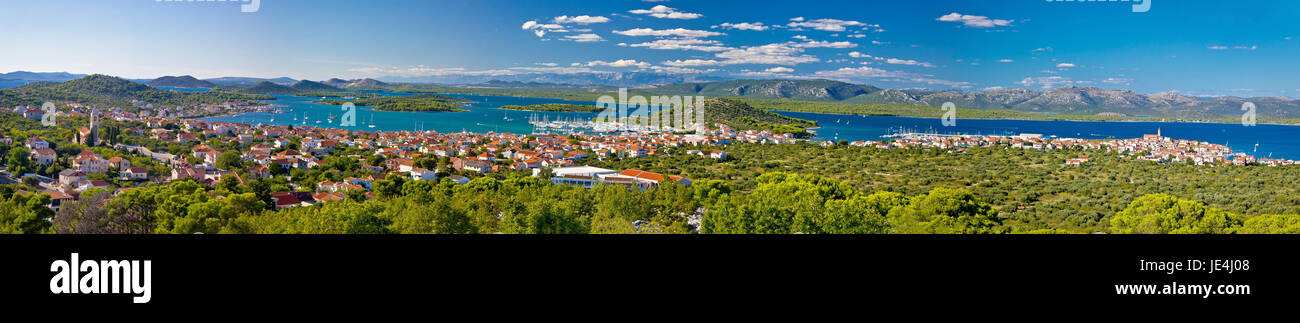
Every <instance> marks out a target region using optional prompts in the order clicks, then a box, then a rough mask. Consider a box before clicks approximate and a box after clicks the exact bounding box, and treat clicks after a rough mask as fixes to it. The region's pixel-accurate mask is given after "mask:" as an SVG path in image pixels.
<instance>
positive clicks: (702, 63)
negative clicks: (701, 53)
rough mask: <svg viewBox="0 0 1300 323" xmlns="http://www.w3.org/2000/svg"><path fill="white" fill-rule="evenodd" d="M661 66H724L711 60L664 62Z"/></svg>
mask: <svg viewBox="0 0 1300 323" xmlns="http://www.w3.org/2000/svg"><path fill="white" fill-rule="evenodd" d="M663 64H664V65H668V66H718V65H724V64H722V62H721V61H717V60H712V59H686V60H675V61H666V62H664V63H663Z"/></svg>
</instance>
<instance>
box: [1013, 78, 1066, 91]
mask: <svg viewBox="0 0 1300 323" xmlns="http://www.w3.org/2000/svg"><path fill="white" fill-rule="evenodd" d="M1020 85H1023V86H1026V87H1034V86H1041V87H1042V88H1044V89H1051V88H1057V87H1062V86H1072V85H1074V81H1073V80H1071V79H1070V78H1068V77H1061V76H1039V77H1026V78H1025V79H1024V80H1020Z"/></svg>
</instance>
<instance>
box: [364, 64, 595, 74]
mask: <svg viewBox="0 0 1300 323" xmlns="http://www.w3.org/2000/svg"><path fill="white" fill-rule="evenodd" d="M539 64H543V65H544V64H548V63H539ZM557 65H558V64H557ZM348 71H350V72H359V73H364V74H368V75H373V76H397V77H425V76H450V75H467V76H503V75H519V74H525V73H557V74H575V73H592V72H597V71H595V70H592V69H589V68H586V67H555V66H546V67H534V66H528V67H511V68H506V69H496V70H470V69H466V68H463V67H441V68H434V67H427V66H423V65H420V66H414V67H406V68H400V67H362V68H353V69H349V70H348Z"/></svg>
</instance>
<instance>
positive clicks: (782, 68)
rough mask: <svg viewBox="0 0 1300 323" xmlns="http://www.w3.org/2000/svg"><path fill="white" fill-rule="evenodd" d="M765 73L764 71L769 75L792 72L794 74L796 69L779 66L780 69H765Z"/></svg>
mask: <svg viewBox="0 0 1300 323" xmlns="http://www.w3.org/2000/svg"><path fill="white" fill-rule="evenodd" d="M763 71H764V72H768V73H790V72H794V69H793V68H789V67H780V66H778V67H773V68H769V69H765V70H763Z"/></svg>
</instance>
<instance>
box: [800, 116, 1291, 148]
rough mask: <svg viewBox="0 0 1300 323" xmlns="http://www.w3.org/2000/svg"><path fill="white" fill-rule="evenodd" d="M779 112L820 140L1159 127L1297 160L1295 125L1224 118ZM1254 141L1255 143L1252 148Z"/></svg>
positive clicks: (1118, 134)
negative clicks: (951, 122)
mask: <svg viewBox="0 0 1300 323" xmlns="http://www.w3.org/2000/svg"><path fill="white" fill-rule="evenodd" d="M781 114H783V115H786V116H790V117H794V118H800V119H806V120H813V121H817V124H818V125H820V126H821V127H822V128H821V129H816V130H815V131H816V132H817V138H818V139H823V140H836V139H842V140H850V141H857V140H881V138H880V136H882V135H887V134H892V133H897V132H928V133H940V134H978V135H1016V134H1021V133H1036V134H1042V135H1044V136H1058V137H1064V138H1080V139H1106V138H1115V139H1128V138H1140V137H1142V135H1145V134H1156V132H1157V131H1159V132H1160V133H1161V134H1162V135H1164V136H1165V137H1170V138H1175V139H1187V140H1196V141H1204V142H1209V143H1215V144H1220V145H1227V146H1228V147H1230V148H1232V150H1233V151H1235V152H1243V153H1246V154H1250V155H1254V156H1256V157H1263V158H1268V157H1269V156H1270V154H1271V155H1272V158H1284V159H1292V160H1295V159H1300V126H1285V125H1266V124H1260V125H1256V126H1252V127H1246V126H1242V125H1241V124H1226V123H1188V122H1103V121H1034V120H981V119H958V120H957V125H956V126H955V127H944V126H943V124H942V122H941V120H940V119H928V118H908V117H889V116H847V115H834V114H817V113H801V112H781ZM1255 144H1259V149H1258V150H1256V148H1255Z"/></svg>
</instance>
